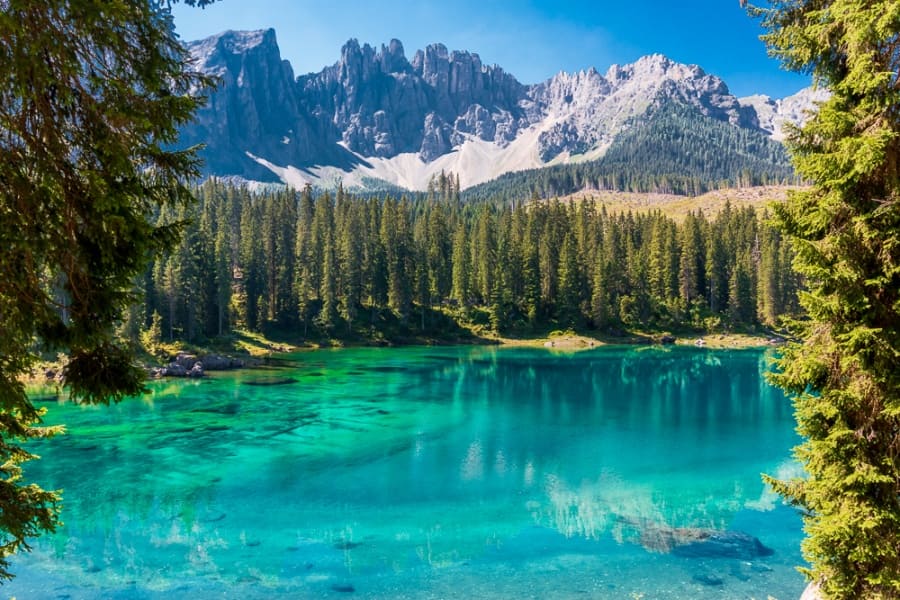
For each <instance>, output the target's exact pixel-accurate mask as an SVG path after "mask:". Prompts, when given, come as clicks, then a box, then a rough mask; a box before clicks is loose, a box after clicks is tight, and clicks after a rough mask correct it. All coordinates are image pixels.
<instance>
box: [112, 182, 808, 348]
mask: <svg viewBox="0 0 900 600" xmlns="http://www.w3.org/2000/svg"><path fill="white" fill-rule="evenodd" d="M432 190H433V193H432V194H431V195H430V197H428V198H422V199H417V200H412V201H411V200H407V199H403V198H400V199H398V198H394V197H386V198H383V199H359V198H354V197H351V196H349V195H346V194H344V193H343V192H342V191H340V190H339V191H338V192H337V193H336V195H335V196H331V195H329V194H323V195H320V196H318V197H314V196H313V194H312V193H311V191H310V190H309V189H307V190H305V191H303V192H295V191H293V190H284V191H270V192H266V193H263V194H257V195H255V194H251V193H249V192H248V191H247V190H246V189H239V188H235V187H231V186H226V185H223V184H222V183H218V182H215V181H210V182H207V183H205V184H204V185H203V186H202V187H201V188H200V189H199V190H198V192H197V196H198V198H199V202H198V203H197V204H196V205H194V206H193V207H192V208H191V209H190V212H184V213H177V214H175V213H170V214H164V215H162V216H161V220H162V221H163V222H168V221H174V220H184V219H186V220H187V221H188V223H189V224H188V226H187V228H186V230H185V235H184V237H183V240H182V242H181V244H180V246H179V247H178V248H177V249H176V250H175V251H174V252H171V253H170V254H169V255H167V256H166V257H164V258H161V259H159V260H158V261H156V262H155V263H154V265H153V267H152V268H151V269H150V270H149V271H148V272H147V274H146V276H145V277H144V278H143V280H142V281H141V287H142V288H143V289H142V291H143V295H144V298H145V301H144V303H143V305H141V306H138V307H136V308H135V309H134V311H133V314H132V315H131V319H130V320H129V323H128V324H126V325H127V326H126V328H127V329H129V330H130V332H131V333H132V335H137V331H138V330H139V329H141V328H142V327H147V326H148V324H150V323H153V322H154V320H155V326H156V327H157V328H158V330H159V332H160V333H161V335H162V336H163V337H167V338H174V337H181V338H185V339H188V340H195V339H201V338H204V337H209V336H215V335H218V334H223V333H226V332H228V331H229V330H230V329H231V328H235V327H240V328H247V329H261V328H264V327H266V326H267V325H270V324H276V325H277V326H279V327H282V328H291V329H292V330H293V331H296V332H297V333H298V334H301V335H304V336H309V337H322V336H337V337H341V336H346V335H349V334H351V333H356V334H361V335H366V334H367V332H371V331H373V330H374V329H377V328H378V326H379V324H380V323H381V322H382V320H383V319H384V318H385V316H386V315H391V316H392V318H394V319H396V320H398V321H399V322H402V323H405V324H407V325H408V327H409V328H410V329H414V330H419V331H428V330H429V328H431V327H432V326H433V325H434V323H433V319H434V316H435V315H437V314H439V312H438V309H440V311H442V312H443V314H451V315H453V317H454V318H457V319H463V320H471V321H475V322H478V321H479V319H480V320H481V322H482V323H483V324H484V325H485V326H488V327H490V328H492V329H494V330H497V331H509V330H520V331H526V330H528V329H530V328H540V327H546V326H554V327H561V328H565V327H575V328H584V327H589V328H596V329H600V330H605V331H609V330H615V329H620V328H646V327H660V328H671V329H676V328H682V327H694V328H702V329H707V330H710V329H716V328H730V327H747V326H754V325H758V324H764V325H773V324H775V322H776V320H777V319H778V317H779V316H781V315H784V314H789V313H794V312H795V311H796V310H797V303H796V290H797V287H798V282H797V280H796V278H795V276H794V275H793V274H792V272H791V270H790V269H789V268H788V265H789V263H790V261H791V249H790V247H789V246H788V245H787V244H786V243H784V242H783V240H782V238H781V236H780V235H779V234H778V233H777V232H776V231H775V230H773V229H772V228H770V227H769V226H768V225H766V224H765V222H764V219H762V218H760V217H759V216H757V214H756V213H755V212H754V211H753V210H752V209H742V210H735V209H733V208H731V207H729V206H726V207H725V208H724V210H722V212H721V213H720V214H719V215H718V216H717V217H716V218H715V219H714V220H712V221H710V220H708V219H706V218H705V217H703V216H702V215H701V214H699V213H698V214H690V215H688V217H687V218H686V219H685V220H684V222H682V223H676V222H675V221H673V220H671V219H670V218H668V217H666V216H664V215H662V214H661V213H651V214H625V215H621V214H620V215H612V214H607V212H606V211H605V210H604V209H603V208H602V207H601V208H599V209H598V208H597V207H596V206H594V205H593V204H591V203H587V202H581V203H577V204H576V203H561V202H558V201H547V202H529V203H527V204H521V205H503V206H501V205H492V204H479V205H471V204H465V203H462V202H460V201H459V200H458V189H457V188H456V186H455V184H454V181H453V179H452V178H451V177H446V178H444V177H442V178H440V179H439V181H437V182H436V184H435V185H434V186H433V187H432ZM154 313H156V315H158V316H154Z"/></svg>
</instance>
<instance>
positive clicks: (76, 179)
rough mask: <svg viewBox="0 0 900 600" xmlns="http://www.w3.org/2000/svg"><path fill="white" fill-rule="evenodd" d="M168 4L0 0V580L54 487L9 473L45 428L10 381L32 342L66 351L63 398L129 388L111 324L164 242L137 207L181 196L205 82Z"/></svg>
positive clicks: (191, 166) (192, 166) (162, 229)
mask: <svg viewBox="0 0 900 600" xmlns="http://www.w3.org/2000/svg"><path fill="white" fill-rule="evenodd" d="M188 3H189V4H197V3H200V4H207V3H208V2H207V1H206V0H188ZM168 5H169V3H168V2H165V3H161V2H149V1H132V2H107V1H105V0H82V1H79V2H74V1H67V0H45V1H41V2H35V1H33V0H7V1H4V2H2V3H0V57H2V58H0V81H2V82H3V84H2V86H0V182H2V185H0V332H2V335H0V579H6V578H9V577H11V576H12V575H11V573H10V572H9V562H8V558H9V556H10V555H11V554H13V553H14V552H16V551H18V550H20V549H27V548H28V545H27V539H28V538H30V537H33V536H36V535H39V534H40V533H42V532H45V531H50V530H53V529H54V527H55V526H56V524H57V517H58V511H59V505H58V501H59V497H58V495H57V494H55V493H51V492H47V491H44V490H42V489H41V488H40V487H38V486H37V485H33V484H32V485H26V484H25V483H24V482H23V480H22V468H21V465H22V463H23V462H26V461H28V460H30V459H32V458H34V456H33V455H32V454H30V453H29V452H28V451H26V450H25V449H24V448H23V447H22V446H21V445H20V444H21V442H23V441H25V440H28V439H30V438H40V437H46V436H49V435H52V434H53V433H55V432H56V431H57V430H56V429H54V428H45V427H41V426H40V422H41V415H42V414H43V413H42V411H41V410H39V409H37V408H35V406H34V405H33V404H32V403H31V401H30V400H29V399H28V397H27V396H26V394H25V389H24V386H23V385H22V383H21V381H20V379H19V378H20V377H21V376H22V375H24V374H26V373H27V372H28V371H29V370H30V369H31V367H32V366H33V365H34V363H35V361H36V360H37V358H38V353H39V352H40V351H42V350H46V351H50V352H58V351H67V352H68V353H69V359H70V360H69V362H68V364H67V366H66V368H65V370H64V376H65V383H66V386H67V387H68V389H69V391H70V393H71V396H72V398H73V400H76V401H86V402H92V403H97V402H109V401H111V400H120V399H122V398H123V397H124V396H126V395H129V394H135V393H138V392H139V391H140V390H141V389H142V380H143V377H144V373H143V371H142V370H141V369H140V368H139V367H138V366H137V365H135V364H134V362H133V360H132V357H131V354H130V352H129V350H128V349H127V348H125V347H123V346H122V345H121V344H120V343H118V342H117V341H116V340H115V323H116V321H118V320H119V319H120V317H121V315H122V311H123V310H124V309H125V307H126V306H127V305H128V304H129V303H130V302H131V301H132V300H133V299H134V298H133V294H132V286H133V283H134V278H135V277H136V276H137V275H139V274H140V273H142V272H143V271H144V269H145V268H146V266H147V262H148V259H149V257H150V256H151V255H152V254H153V253H155V252H159V251H160V250H163V249H165V248H168V247H171V246H172V245H173V244H174V243H175V240H176V238H177V233H178V226H177V225H171V224H170V225H164V226H159V227H158V226H156V225H155V224H154V222H153V221H152V217H153V215H154V214H155V213H156V212H157V211H158V210H159V208H160V207H161V206H163V205H172V204H180V203H186V202H188V201H189V200H190V193H189V190H188V189H187V187H186V186H185V185H184V181H185V180H186V179H188V178H191V177H194V176H196V175H197V171H198V169H197V166H198V161H197V158H196V156H195V153H194V152H193V151H190V150H188V151H175V150H173V147H174V145H175V144H176V141H177V137H178V136H177V131H178V127H179V126H180V125H182V124H184V123H186V122H188V121H189V120H190V119H191V118H192V116H193V112H194V110H195V108H196V107H197V105H198V102H199V101H198V98H197V97H195V96H194V94H195V93H196V92H197V91H198V90H201V89H202V88H203V86H204V84H205V83H207V80H206V78H204V77H202V76H200V75H199V74H197V73H192V72H190V71H189V68H188V66H189V64H190V63H189V61H188V56H187V52H186V50H185V49H184V47H183V46H182V45H181V44H180V43H179V41H178V39H177V37H176V36H175V34H174V30H173V26H172V21H171V15H170V13H169V11H168V9H167V8H166V7H167V6H168Z"/></svg>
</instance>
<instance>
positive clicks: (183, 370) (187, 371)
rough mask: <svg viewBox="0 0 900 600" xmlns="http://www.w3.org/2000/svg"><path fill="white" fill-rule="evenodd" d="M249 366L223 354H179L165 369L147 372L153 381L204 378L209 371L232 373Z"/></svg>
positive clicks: (154, 368) (240, 360) (245, 362)
mask: <svg viewBox="0 0 900 600" xmlns="http://www.w3.org/2000/svg"><path fill="white" fill-rule="evenodd" d="M246 366H248V364H247V361H245V360H242V359H240V358H233V357H230V356H223V355H221V354H205V355H203V356H197V355H196V354H188V353H186V352H179V353H178V354H177V355H175V359H174V360H173V361H171V362H170V363H169V364H167V365H165V366H163V367H151V368H149V369H148V370H147V375H148V376H149V377H150V378H151V379H159V378H162V377H189V378H199V377H203V376H204V375H205V374H206V372H207V371H230V370H233V369H243V368H244V367H246Z"/></svg>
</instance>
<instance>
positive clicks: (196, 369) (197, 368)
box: [187, 361, 203, 378]
mask: <svg viewBox="0 0 900 600" xmlns="http://www.w3.org/2000/svg"><path fill="white" fill-rule="evenodd" d="M187 376H188V377H194V378H199V377H203V363H202V362H199V361H197V362H195V363H194V366H193V367H191V370H190V371H188V372H187Z"/></svg>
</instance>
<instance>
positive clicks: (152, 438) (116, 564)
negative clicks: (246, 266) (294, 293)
mask: <svg viewBox="0 0 900 600" xmlns="http://www.w3.org/2000/svg"><path fill="white" fill-rule="evenodd" d="M288 358H289V359H290V360H289V361H288V362H286V363H285V365H284V366H282V367H277V368H275V367H273V368H267V369H261V370H253V371H242V372H235V373H216V374H214V375H213V376H211V377H208V378H206V379H203V380H199V381H171V380H170V381H160V382H153V383H151V384H150V388H151V393H150V394H148V395H146V396H144V397H141V398H137V399H133V400H129V401H126V402H123V403H121V404H119V405H116V406H112V407H89V408H86V407H78V406H73V405H69V404H65V403H62V402H59V401H57V400H55V399H51V398H44V399H42V400H41V401H40V402H39V404H40V405H42V406H46V407H47V408H49V410H50V413H49V415H48V422H50V423H65V424H66V425H67V428H68V434H67V435H65V436H62V437H58V438H56V439H54V440H52V441H50V442H49V443H42V444H41V445H37V447H36V451H37V452H38V453H39V454H41V455H42V457H43V460H41V461H39V462H37V463H32V464H30V465H29V467H28V470H27V475H28V477H29V478H31V479H33V480H36V481H38V482H39V483H40V484H41V485H43V486H44V487H46V488H51V489H59V488H61V489H63V490H64V498H65V500H64V513H63V520H64V521H65V525H64V526H63V527H61V528H60V530H59V531H58V532H57V533H56V534H55V535H53V536H47V537H45V538H42V539H39V540H37V541H36V542H35V544H34V551H33V552H32V553H30V554H28V555H24V556H22V557H17V558H16V559H15V560H14V563H13V568H14V572H16V573H17V574H18V577H17V579H16V580H14V581H13V582H12V583H9V584H7V585H5V586H4V587H3V588H2V591H0V595H2V596H3V597H7V596H17V597H18V599H19V600H28V599H32V598H38V599H43V598H48V599H51V598H52V599H60V600H61V599H78V598H114V599H120V598H121V599H126V598H127V599H143V598H154V599H155V598H194V599H201V598H273V597H283V598H625V599H629V600H631V599H638V598H643V599H645V600H649V599H651V598H679V599H687V598H690V599H704V598H718V599H722V598H748V599H749V598H755V599H758V600H765V599H766V598H767V597H768V596H771V597H774V598H777V599H779V600H785V599H796V598H799V596H800V594H801V592H802V590H803V587H804V581H803V577H802V576H801V575H800V574H799V573H797V571H796V570H795V568H794V567H795V566H796V565H800V564H801V563H802V559H801V556H800V550H799V545H800V540H801V538H802V532H801V522H800V518H799V515H798V514H797V512H796V511H795V510H794V509H792V508H790V507H787V506H785V505H783V504H782V502H781V501H780V500H779V499H778V498H777V497H776V496H774V495H773V494H772V493H771V492H770V491H768V490H766V489H765V488H764V486H763V484H762V483H761V480H760V473H763V472H765V473H771V474H777V475H782V476H787V475H791V474H793V473H796V472H797V467H796V465H795V464H794V463H793V461H792V460H791V458H790V449H791V447H792V446H794V445H795V444H796V443H797V442H798V441H799V440H798V438H797V436H796V434H795V433H794V423H793V417H792V409H791V406H790V402H789V401H788V400H786V399H785V398H784V396H783V395H782V394H781V393H780V392H779V391H778V390H776V389H774V388H772V387H770V386H769V385H768V384H766V382H765V381H764V379H763V376H762V373H763V372H764V371H765V370H766V369H767V362H766V356H765V354H763V353H762V352H759V351H709V350H702V349H701V350H697V349H693V348H673V349H661V348H638V349H636V348H617V347H615V348H614V347H604V348H598V349H595V350H590V351H584V352H580V353H576V354H557V353H552V352H550V351H546V350H542V349H515V348H484V347H476V348H470V347H465V348H402V349H344V350H334V351H316V352H308V353H302V354H296V355H291V356H289V357H288ZM719 532H723V533H719ZM709 536H713V537H712V538H710V537H709ZM722 539H724V540H726V542H731V543H725V544H718V545H716V544H711V543H710V540H722ZM751 540H752V543H751ZM756 540H758V544H759V545H756V544H757V542H756Z"/></svg>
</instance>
